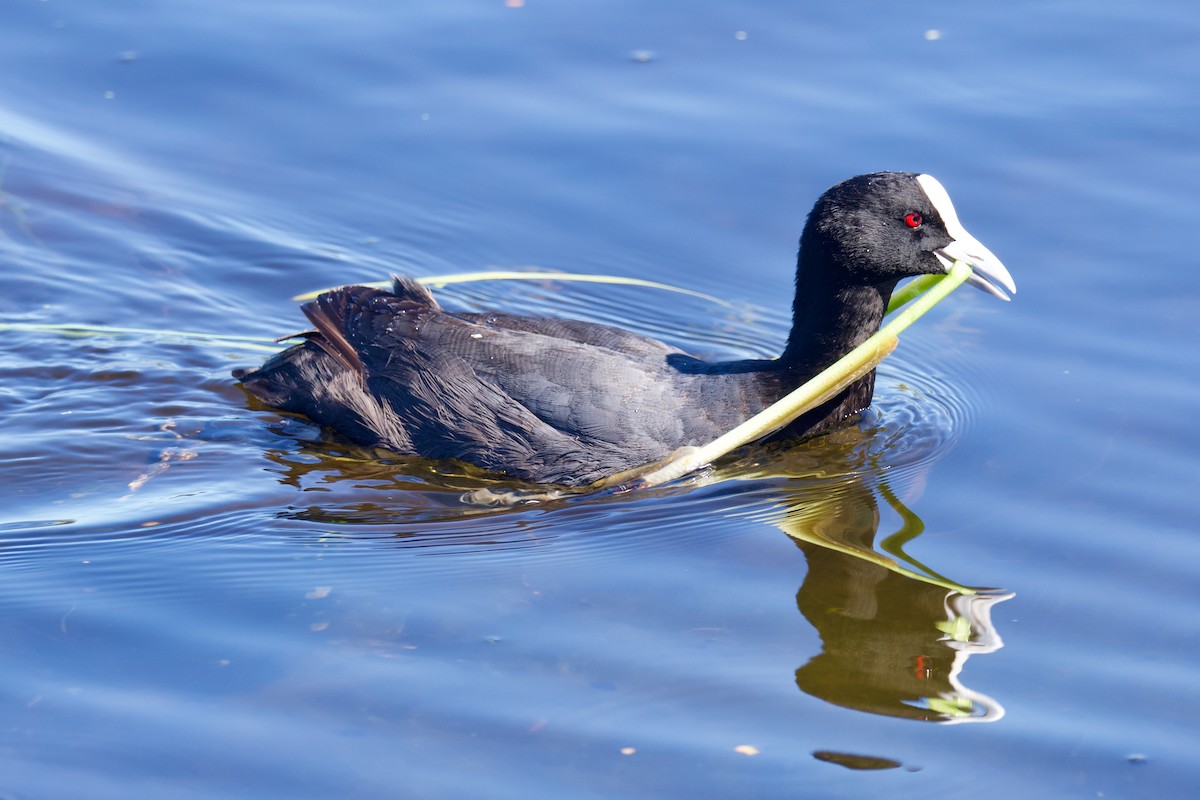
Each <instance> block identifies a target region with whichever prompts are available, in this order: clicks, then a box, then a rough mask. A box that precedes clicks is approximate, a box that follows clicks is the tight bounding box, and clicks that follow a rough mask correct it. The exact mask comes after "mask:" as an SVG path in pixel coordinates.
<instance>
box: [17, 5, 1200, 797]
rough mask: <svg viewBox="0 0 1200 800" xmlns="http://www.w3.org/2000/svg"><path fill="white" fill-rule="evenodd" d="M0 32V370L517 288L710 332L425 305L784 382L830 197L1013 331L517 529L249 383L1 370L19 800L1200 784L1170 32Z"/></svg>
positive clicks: (1185, 197)
mask: <svg viewBox="0 0 1200 800" xmlns="http://www.w3.org/2000/svg"><path fill="white" fill-rule="evenodd" d="M4 16H5V25H4V26H3V30H2V31H0V74H3V75H5V76H6V78H5V80H4V81H3V82H2V83H0V168H2V172H0V264H2V265H3V266H0V322H3V323H8V324H12V323H22V324H34V325H37V324H43V325H44V324H53V323H62V322H72V323H82V324H91V325H100V326H108V327H128V328H139V329H150V330H158V331H164V332H166V331H186V332H202V333H216V334H229V335H235V336H241V337H249V338H253V339H257V340H269V339H272V338H274V337H277V336H280V335H284V334H287V333H290V332H293V331H295V330H297V329H299V328H300V327H302V324H303V323H302V317H301V315H300V313H299V311H298V309H297V307H296V304H295V302H294V301H293V300H292V299H291V298H292V296H293V295H294V294H296V293H297V292H300V291H305V290H309V289H317V288H320V287H323V286H329V285H333V284H338V283H345V282H349V281H361V280H378V279H381V278H385V277H386V276H387V275H388V273H390V272H406V273H412V274H418V275H436V274H442V273H448V272H458V271H464V270H476V269H483V268H487V267H489V266H501V267H505V268H513V267H522V266H528V265H533V266H539V267H543V268H548V269H561V270H570V271H576V272H604V273H612V274H620V275H628V276H637V277H643V278H648V279H651V280H658V281H664V282H668V283H673V284H678V285H687V286H690V287H693V288H695V289H697V290H699V291H702V292H706V293H709V294H715V295H719V296H721V297H723V298H725V299H727V300H728V301H729V302H730V303H731V304H732V305H731V306H729V307H725V306H717V305H712V304H709V303H706V302H704V301H702V300H698V299H694V298H682V297H676V296H675V295H668V294H661V293H657V292H654V291H652V290H646V289H633V288H614V287H598V286H591V285H583V284H577V285H565V284H501V283H489V284H476V285H472V286H460V287H454V288H447V289H446V290H445V291H443V292H440V293H439V297H440V298H441V299H442V300H443V301H444V302H445V303H447V304H449V305H454V306H458V307H464V308H483V307H488V306H494V305H504V306H505V307H507V308H515V309H519V310H522V311H526V312H529V313H554V314H562V315H567V316H573V317H581V318H586V319H594V320H598V321H601V322H608V323H613V324H620V325H624V326H628V327H632V328H635V329H637V330H640V331H643V332H646V333H650V334H652V335H655V336H659V337H662V338H665V339H667V340H669V341H671V342H673V343H676V344H679V345H681V346H684V347H687V348H689V349H691V350H694V351H696V352H698V353H702V354H705V355H718V356H741V355H753V356H769V355H771V354H773V353H774V352H776V350H777V347H778V345H779V343H780V342H781V341H782V338H783V335H784V333H785V332H786V330H787V320H786V316H785V315H786V311H787V309H786V307H785V306H786V301H783V300H782V298H787V297H789V292H790V281H791V266H792V261H793V259H794V253H795V241H796V238H797V236H798V233H799V229H800V227H801V224H802V221H803V217H804V215H805V214H806V213H807V210H808V208H809V207H810V206H811V203H812V201H813V200H814V199H815V198H816V196H817V195H818V194H819V193H820V192H821V191H822V190H823V189H824V188H826V187H827V186H829V185H830V184H832V183H834V182H836V181H838V180H841V179H843V178H845V177H848V176H850V175H853V174H857V173H862V172H867V171H872V170H878V169H909V170H917V171H927V172H930V173H932V174H934V175H936V176H937V177H938V178H939V179H940V180H941V181H942V182H943V183H944V184H946V186H947V187H948V188H949V190H950V193H951V195H952V196H953V197H954V198H955V202H956V204H957V206H958V209H959V212H960V215H961V216H962V218H963V220H964V222H965V224H966V225H967V227H968V228H969V229H970V230H971V231H972V232H973V233H975V234H976V235H977V236H978V237H979V238H980V239H981V240H982V241H984V242H986V243H987V244H988V245H989V246H990V247H991V248H992V249H993V250H995V251H996V252H997V253H998V254H999V255H1000V256H1001V257H1002V258H1003V259H1004V261H1005V263H1006V264H1007V265H1008V266H1009V268H1010V270H1011V271H1012V272H1013V274H1014V276H1015V277H1016V280H1017V283H1018V285H1019V287H1020V293H1019V294H1018V295H1017V298H1016V299H1015V300H1014V302H1013V303H1011V304H1008V305H1003V304H1000V303H997V302H995V301H994V300H992V299H990V298H988V297H985V296H983V295H982V294H979V293H974V292H969V291H967V290H963V291H960V292H957V293H956V294H955V295H954V296H953V297H952V298H951V299H950V300H948V301H947V302H946V303H944V304H942V305H941V306H939V307H938V309H936V310H935V311H934V312H933V313H932V314H930V315H929V316H927V317H926V318H924V319H922V321H921V322H920V323H919V324H918V325H917V326H915V327H914V328H913V329H911V330H910V332H909V333H908V334H906V336H905V337H904V340H903V342H902V346H901V349H900V350H899V351H898V352H897V353H896V354H895V355H894V356H893V357H892V358H891V359H889V361H888V363H887V364H886V365H885V367H884V368H883V370H882V374H881V379H880V390H879V397H878V401H877V404H876V407H875V408H874V410H873V411H872V413H871V414H869V415H868V416H867V418H866V419H865V420H864V421H863V423H862V424H861V425H860V426H858V427H856V428H853V429H851V430H847V431H844V432H842V433H840V434H838V435H836V436H832V437H827V438H826V439H823V440H819V441H816V442H811V443H806V444H802V445H800V446H798V447H791V448H783V449H775V450H765V451H764V450H753V451H750V452H747V453H744V454H742V455H741V456H740V457H739V458H737V459H733V460H732V461H731V462H730V463H727V464H722V465H720V467H719V468H718V469H716V470H714V471H711V472H709V473H707V474H705V475H703V476H700V477H698V478H697V479H695V480H689V481H685V482H682V483H680V484H678V485H674V486H670V487H666V488H663V489H660V490H655V491H651V492H645V493H639V494H637V495H626V496H622V497H614V498H604V499H592V500H582V501H580V500H576V501H569V502H560V503H552V504H543V505H539V506H532V507H522V508H517V509H508V510H491V509H481V508H477V507H472V506H469V505H464V504H463V503H462V502H461V500H460V496H461V495H462V493H463V492H464V491H466V490H469V489H472V488H475V487H477V486H479V485H482V483H483V481H482V479H481V478H480V477H478V476H471V475H464V474H462V472H461V471H460V470H455V469H453V468H450V467H448V466H447V465H431V464H427V463H422V462H419V461H414V460H412V459H402V458H397V457H388V456H386V455H381V454H378V453H371V452H364V451H362V450H360V449H356V448H350V447H347V446H345V445H344V444H342V443H339V442H337V441H336V440H333V439H330V438H329V437H327V436H325V435H323V434H322V432H321V431H320V430H319V429H317V428H315V427H314V426H312V425H310V424H307V423H305V422H304V421H302V420H296V419H288V418H284V417H281V416H280V415H276V414H274V413H271V412H270V411H268V410H263V409H261V408H258V407H256V406H253V405H252V404H251V403H250V402H249V401H248V400H247V398H246V396H245V395H244V394H243V393H242V392H241V390H240V389H239V388H238V387H237V386H236V384H235V383H234V382H233V381H232V379H231V378H230V377H229V370H230V369H232V368H233V367H235V366H244V365H248V364H253V363H256V362H257V361H258V360H259V359H261V358H263V357H264V356H265V355H266V353H267V352H268V351H269V350H270V349H271V347H270V346H269V345H268V346H267V349H266V350H264V349H262V347H261V346H260V347H259V349H253V348H250V347H246V346H244V345H242V344H241V343H239V342H233V341H226V342H222V341H213V340H203V339H198V338H196V337H179V336H174V335H166V334H163V335H150V334H137V335H123V336H66V335H62V334H60V333H57V332H53V331H49V330H45V329H32V330H31V329H16V328H12V327H10V328H6V329H3V330H0V374H2V376H3V377H2V378H0V434H2V436H0V483H2V485H3V486H5V487H6V488H5V493H4V498H5V503H4V505H3V510H2V511H0V570H3V578H4V580H3V587H4V588H3V589H2V590H0V607H2V608H3V613H2V614H0V628H2V632H0V641H3V643H4V644H3V647H0V675H2V676H3V678H4V680H3V681H2V682H0V684H2V685H3V689H2V690H0V704H2V707H3V708H4V710H5V719H6V720H7V724H6V725H5V726H4V733H3V736H2V737H0V757H2V759H3V760H2V763H3V765H4V769H3V771H2V774H3V777H0V793H2V794H4V795H5V796H12V797H18V798H41V797H45V798H52V797H64V796H71V797H92V798H125V797H129V796H143V795H145V796H149V795H154V796H164V797H167V796H169V797H179V798H191V797H196V798H201V797H204V798H207V797H218V796H220V797H229V796H233V797H263V798H267V797H280V798H282V797H287V798H297V797H327V796H330V795H332V794H338V795H341V796H353V797H364V798H368V797H430V798H446V797H531V796H533V797H561V796H573V797H597V798H599V797H674V796H682V795H689V796H695V797H721V798H724V797H797V796H800V797H877V796H879V795H880V794H881V793H888V794H889V795H890V796H896V797H917V796H929V795H930V794H934V793H936V794H955V793H958V794H961V793H974V794H977V795H981V796H991V795H996V796H1001V795H1002V796H1025V797H1046V798H1061V797H1098V796H1103V797H1106V798H1113V797H1188V796H1190V795H1191V792H1192V791H1194V787H1195V786H1196V785H1197V784H1198V783H1200V770H1198V769H1197V767H1196V757H1195V756H1196V752H1197V750H1198V746H1200V737H1197V735H1196V722H1195V717H1196V712H1197V709H1200V691H1198V690H1197V688H1196V687H1197V686H1200V658H1198V650H1200V646H1198V639H1197V622H1196V618H1197V614H1198V613H1200V589H1197V586H1200V583H1198V582H1197V580H1196V564H1197V563H1200V544H1197V539H1196V536H1195V527H1196V526H1195V522H1196V519H1197V511H1198V509H1197V503H1196V499H1195V498H1196V496H1197V492H1198V490H1200V485H1198V484H1197V477H1196V475H1197V474H1198V473H1197V472H1196V470H1195V452H1196V448H1197V445H1200V441H1198V439H1200V437H1198V436H1197V428H1196V425H1195V424H1194V420H1195V419H1196V417H1197V414H1198V413H1200V388H1198V386H1197V380H1196V376H1197V375H1200V347H1197V340H1196V334H1195V330H1194V320H1195V319H1196V316H1197V313H1198V312H1200V272H1197V271H1196V270H1195V269H1191V268H1190V266H1189V265H1190V264H1191V262H1192V261H1194V260H1195V259H1194V252H1195V243H1194V238H1195V237H1194V235H1193V234H1192V233H1191V231H1192V230H1193V228H1194V222H1195V218H1196V214H1197V208H1196V202H1195V196H1194V195H1195V193H1194V190H1193V188H1192V183H1193V182H1194V179H1195V178H1194V176H1195V175H1196V174H1198V167H1200V157H1198V155H1197V154H1198V151H1197V149H1196V147H1195V136H1194V131H1195V130H1196V129H1197V128H1198V127H1200V107H1198V106H1200V104H1198V103H1197V96H1196V92H1195V86H1196V85H1198V84H1200V68H1198V64H1197V56H1196V53H1197V52H1200V49H1198V47H1200V13H1197V11H1196V10H1195V9H1193V8H1192V7H1191V6H1190V5H1188V4H1184V3H1173V2H1168V1H1167V0H1159V1H1158V2H1150V3H1143V4H1138V5H1130V4H1120V3H1113V2H1108V1H1107V0H1105V2H1090V3H1083V2H1061V3H1054V4H1049V5H1047V4H1044V3H1028V2H1018V3H1016V4H1011V3H1010V4H1008V5H1005V6H1003V7H1001V6H996V7H975V6H965V5H964V6H949V5H946V6H941V5H934V6H928V7H919V8H914V7H912V6H897V5H895V4H883V3H869V4H866V5H865V6H862V5H847V6H844V7H843V6H837V5H833V6H823V7H804V8H800V7H797V6H796V5H795V4H787V3H780V2H773V1H768V0H764V2H753V3H748V4H746V3H743V4H740V5H737V6H726V5H720V4H711V5H708V6H697V5H696V4H694V3H682V2H667V3H658V4H655V5H654V6H653V7H646V6H645V5H644V4H635V3H626V2H617V3H613V2H608V3H554V2H533V0H530V2H529V3H528V4H527V5H526V6H525V7H522V8H509V7H507V6H506V4H505V3H503V2H500V0H472V1H470V2H468V1H467V0H457V1H452V2H442V3H436V4H402V5H401V6H397V5H396V4H392V3H383V2H365V3H359V4H357V5H356V6H354V7H352V8H348V7H345V6H344V4H335V3H331V2H312V3H307V4H303V5H302V6H296V5H295V4H286V3H260V4H256V5H255V6H254V7H253V8H244V7H242V6H241V5H238V4H232V3H216V4H213V3H211V2H209V3H198V2H188V1H187V0H184V1H183V2H176V3H172V4H170V5H169V6H166V5H162V4H153V3H140V2H135V1H134V0H120V1H119V2H109V3H104V4H94V3H90V4H89V3H83V2H78V0H75V1H74V2H70V1H65V0H47V1H46V2H37V1H35V0H13V1H12V2H10V3H9V7H8V8H6V10H5V14H4ZM881 555H882V556H886V557H888V558H895V559H896V560H897V562H898V564H899V566H900V567H902V568H903V569H888V568H886V567H884V566H880V564H878V563H876V562H877V561H878V560H879V558H880V557H881ZM917 574H919V575H922V576H924V578H923V579H922V578H920V577H915V575H917ZM955 587H957V588H955ZM974 590H981V591H979V592H978V593H975V594H972V593H971V592H972V591H974Z"/></svg>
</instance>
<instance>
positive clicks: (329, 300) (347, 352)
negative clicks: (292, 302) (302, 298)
mask: <svg viewBox="0 0 1200 800" xmlns="http://www.w3.org/2000/svg"><path fill="white" fill-rule="evenodd" d="M350 303H351V300H350V296H349V293H348V292H346V291H345V290H342V289H338V290H335V291H332V292H327V293H325V294H323V295H321V296H320V297H318V298H317V299H316V300H313V301H312V302H311V303H305V304H304V305H303V306H301V307H300V310H301V311H303V312H304V316H306V317H308V321H309V322H311V323H312V324H313V325H314V326H315V327H316V330H315V331H313V332H311V333H309V334H306V335H305V338H307V339H308V340H309V341H310V342H312V343H313V344H315V345H317V346H318V347H320V348H321V349H322V350H324V351H325V352H326V353H328V354H329V355H330V356H331V357H332V358H333V359H334V360H335V361H337V362H338V363H339V364H341V365H342V366H343V367H345V368H346V369H348V370H350V371H351V372H357V373H358V374H359V375H361V376H363V377H364V378H365V377H366V374H367V369H366V366H365V365H364V364H363V362H362V359H361V358H359V356H358V352H357V351H356V350H355V349H354V345H352V344H350V340H349V339H347V338H346V333H345V330H346V319H347V317H348V315H349V313H350Z"/></svg>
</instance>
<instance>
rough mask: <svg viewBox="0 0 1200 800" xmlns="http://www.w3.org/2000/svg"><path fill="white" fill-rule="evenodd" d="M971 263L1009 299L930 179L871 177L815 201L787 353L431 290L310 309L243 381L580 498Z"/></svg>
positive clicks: (868, 331) (335, 419)
mask: <svg viewBox="0 0 1200 800" xmlns="http://www.w3.org/2000/svg"><path fill="white" fill-rule="evenodd" d="M955 261H963V262H965V263H967V264H968V265H970V266H971V267H972V270H973V275H972V277H971V278H970V279H969V281H968V282H970V283H972V284H974V285H976V286H978V287H980V288H982V289H984V290H986V291H988V292H990V293H992V294H994V295H996V296H997V297H999V298H1001V299H1004V300H1007V299H1008V295H1007V294H1006V293H1005V290H1007V292H1009V293H1012V292H1015V291H1016V286H1015V285H1014V283H1013V280H1012V277H1011V276H1010V275H1009V274H1008V271H1007V270H1006V269H1005V268H1004V265H1003V264H1002V263H1001V262H1000V261H999V259H997V258H996V257H995V256H994V255H993V254H992V253H991V251H989V250H988V249H987V248H986V247H984V246H983V245H982V244H980V243H979V241H978V240H976V239H975V238H974V237H973V236H971V235H970V234H968V233H967V232H966V230H965V229H964V228H963V227H962V225H961V224H960V223H959V221H958V216H957V215H956V214H955V211H954V206H953V205H952V204H951V202H950V197H949V195H947V193H946V190H945V189H944V188H943V187H942V185H941V183H939V182H938V181H937V180H936V179H934V178H933V177H931V176H929V175H917V174H913V173H904V172H884V173H875V174H872V175H860V176H858V177H856V178H851V179H849V180H847V181H843V182H842V183H839V184H838V185H836V186H834V187H833V188H831V189H829V190H828V191H827V192H825V193H824V194H823V195H821V197H820V199H818V200H817V202H816V205H815V206H814V207H813V210H812V212H811V213H810V214H809V216H808V220H807V222H806V224H805V226H804V232H803V234H802V235H801V237H800V252H799V256H798V258H797V265H796V295H795V299H794V301H793V303H792V312H793V320H792V329H791V333H790V334H789V335H788V339H787V344H786V346H785V347H784V349H783V353H782V354H781V355H780V356H779V357H778V358H774V359H747V360H739V361H724V362H705V361H701V360H699V359H696V358H693V357H692V356H690V355H688V354H687V353H684V352H682V351H680V350H679V349H677V348H675V347H672V346H670V345H667V344H664V343H662V342H659V341H656V340H654V339H651V338H648V337H645V336H640V335H638V334H635V333H631V332H629V331H625V330H622V329H620V328H614V327H611V326H608V325H598V324H594V323H589V322H579V321H572V320H563V319H546V318H535V317H522V316H517V315H513V314H504V313H467V312H448V311H444V310H443V309H442V308H441V307H440V306H439V305H438V303H437V301H436V300H434V298H433V296H432V295H431V294H430V293H429V291H428V290H426V289H425V288H424V287H422V286H420V285H418V284H417V283H415V282H414V281H412V280H409V279H405V278H396V279H395V285H394V287H393V288H392V290H391V291H385V290H381V289H372V288H367V287H363V286H348V287H343V288H340V289H334V290H332V291H329V292H326V293H324V294H322V295H321V296H319V297H318V298H316V300H314V301H313V302H311V303H307V304H305V305H304V306H303V311H304V314H305V316H307V317H308V319H309V321H311V322H312V324H313V326H314V328H315V330H313V331H311V332H309V333H307V334H306V340H305V341H304V342H301V343H300V344H297V345H295V346H293V347H290V348H288V349H287V350H284V351H283V352H281V353H278V354H277V355H275V356H272V357H271V358H270V359H268V360H267V362H266V363H265V364H264V365H263V366H262V367H260V368H259V369H253V370H243V369H239V370H236V371H235V372H234V377H236V378H237V379H238V380H240V381H241V382H242V385H243V386H244V387H245V388H246V390H247V391H248V392H249V393H250V394H252V395H254V396H255V397H257V398H258V399H259V400H261V401H262V402H263V403H265V404H267V405H268V406H271V407H274V408H277V409H280V410H283V411H288V412H293V413H297V414H303V415H304V416H306V417H308V418H310V419H312V420H314V421H315V422H318V423H320V424H322V425H325V426H327V427H329V428H332V429H334V430H335V431H337V432H339V433H340V434H342V435H343V436H345V437H347V438H349V439H351V440H352V441H354V442H357V443H359V444H363V445H374V446H379V447H382V448H386V449H388V450H391V451H394V452H396V453H400V454H407V455H418V456H423V457H425V458H433V459H459V460H462V461H465V462H468V463H471V464H474V465H476V466H478V467H482V468H484V469H486V470H490V471H493V472H497V473H503V474H506V475H509V476H512V477H515V478H520V479H523V480H527V481H532V482H536V483H549V484H562V485H568V486H581V485H586V484H589V483H591V482H593V481H596V480H598V479H600V478H603V477H606V476H608V475H611V474H613V473H615V472H619V471H622V470H626V469H630V468H632V467H636V466H639V465H641V464H645V463H648V462H651V461H656V460H658V459H661V458H663V457H665V456H667V455H668V454H670V453H671V452H673V451H674V450H676V449H677V448H680V447H683V446H688V445H699V444H704V443H706V442H708V441H710V440H712V439H714V438H716V437H717V436H719V435H721V434H722V433H724V432H726V431H727V430H729V429H731V428H733V427H734V426H736V425H738V424H739V423H741V422H743V421H744V420H746V419H748V418H749V417H751V416H752V415H754V414H756V413H758V412H759V411H761V410H763V409H764V408H766V407H767V406H768V405H770V404H772V403H774V402H775V401H777V400H779V399H780V398H781V397H783V396H784V395H786V394H787V393H789V392H790V391H792V390H793V389H795V388H796V387H797V386H799V385H800V384H802V383H804V382H805V381H806V380H808V379H809V378H810V377H812V376H813V375H815V374H817V373H818V372H820V371H821V370H823V369H824V368H826V367H828V366H829V365H830V364H832V363H833V362H835V361H837V360H838V359H839V358H840V357H841V356H843V355H845V354H846V353H847V352H849V351H850V350H851V349H852V348H853V347H855V346H856V345H858V344H860V343H861V342H863V341H864V340H865V339H867V338H868V337H869V336H871V335H872V334H874V333H875V332H876V331H877V330H878V329H879V326H880V323H881V321H882V320H883V315H884V312H885V310H886V309H887V305H888V300H889V299H890V297H891V294H892V291H893V289H894V288H895V286H896V283H897V282H898V281H900V280H901V279H903V278H906V277H909V276H914V275H922V274H935V273H941V272H945V271H948V270H949V268H950V266H951V265H952V264H953V263H954V262H955ZM874 386H875V373H874V372H871V373H869V374H868V375H866V376H865V377H863V378H861V379H860V380H858V381H856V382H854V383H853V384H851V385H850V386H849V387H847V388H846V389H845V390H844V391H842V392H841V393H840V394H839V395H838V396H837V397H835V398H833V399H832V400H830V401H828V402H826V403H825V404H823V405H821V406H819V407H817V408H815V409H813V410H812V411H809V412H807V413H806V414H804V415H803V416H801V417H800V418H799V419H797V420H796V421H795V422H793V423H792V424H791V425H789V426H788V428H786V429H785V430H784V431H782V432H781V433H780V434H779V435H784V436H808V435H815V434H819V433H822V432H825V431H827V430H830V429H832V428H834V427H836V426H838V425H841V424H843V423H845V422H846V421H848V420H851V419H853V418H854V417H855V416H856V415H857V414H858V413H859V412H861V411H863V410H864V409H865V408H867V406H869V405H870V403H871V396H872V393H873V391H874Z"/></svg>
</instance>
